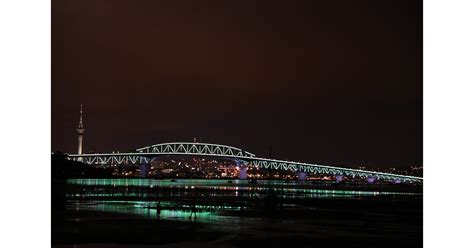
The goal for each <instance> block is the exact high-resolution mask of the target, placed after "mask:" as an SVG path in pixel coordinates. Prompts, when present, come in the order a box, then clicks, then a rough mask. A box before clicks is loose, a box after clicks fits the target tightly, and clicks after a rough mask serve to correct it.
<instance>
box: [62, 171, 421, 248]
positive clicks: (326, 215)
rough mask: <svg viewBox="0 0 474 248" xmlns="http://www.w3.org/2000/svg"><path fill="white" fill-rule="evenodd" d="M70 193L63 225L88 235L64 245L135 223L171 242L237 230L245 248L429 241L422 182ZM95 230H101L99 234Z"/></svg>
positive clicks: (125, 185) (118, 186) (95, 184)
mask: <svg viewBox="0 0 474 248" xmlns="http://www.w3.org/2000/svg"><path fill="white" fill-rule="evenodd" d="M65 195H66V202H65V213H66V214H65V215H63V216H62V217H61V219H62V220H61V221H60V223H61V224H59V225H63V226H62V230H67V228H65V226H64V225H66V226H70V227H71V228H73V230H77V226H80V227H82V228H79V230H80V231H79V232H80V233H82V234H81V236H80V238H78V237H77V236H74V235H73V234H70V235H65V236H62V237H61V238H59V241H58V243H59V244H62V243H71V242H79V243H80V242H85V243H88V242H96V241H97V240H98V241H99V242H100V240H101V238H100V237H98V236H95V235H96V233H97V232H100V231H104V230H106V231H107V230H109V229H110V228H112V227H113V228H114V229H115V228H117V226H121V227H122V228H123V229H124V230H128V231H129V232H132V233H133V232H134V231H136V230H135V229H133V230H129V229H130V223H131V222H133V223H135V222H139V223H140V225H141V227H142V228H144V230H142V231H143V232H145V233H149V232H151V233H155V231H156V230H161V231H160V234H156V235H157V236H156V237H155V238H157V239H158V240H157V241H156V242H157V243H167V242H172V241H169V240H168V241H166V240H167V239H169V238H170V236H169V235H165V234H164V233H165V232H166V231H170V230H173V229H174V228H177V229H178V230H183V228H184V229H186V230H187V231H186V232H188V231H189V232H190V233H189V236H181V235H177V236H176V237H173V240H174V239H176V242H178V241H179V242H186V241H190V240H194V239H195V237H196V236H193V235H198V236H199V237H204V236H206V235H207V234H209V233H212V235H211V236H212V237H214V236H213V235H215V237H227V236H228V235H236V236H235V237H234V236H232V238H231V240H233V242H236V243H239V244H240V243H242V245H243V244H246V242H247V241H246V240H253V242H254V243H259V242H267V241H268V240H267V241H264V240H266V239H267V238H268V235H270V236H274V237H278V239H282V238H283V239H284V237H287V236H294V237H299V239H300V240H308V239H309V240H313V239H315V240H317V241H318V242H322V243H323V244H324V243H331V242H332V241H334V240H336V239H338V238H337V237H339V238H340V241H339V242H351V239H352V238H351V237H352V235H353V234H354V235H356V234H357V235H358V237H359V238H360V237H362V238H361V240H364V239H365V238H364V237H366V236H367V237H366V238H367V239H369V238H368V237H369V236H373V237H375V238H376V239H387V238H389V239H397V240H401V241H399V242H401V244H404V245H412V244H419V243H420V242H422V199H423V194H422V188H421V186H416V185H395V184H368V183H334V182H324V181H323V182H311V181H283V180H259V181H258V182H252V181H248V180H208V179H176V180H170V179H167V180H156V179H139V178H129V179H127V178H119V179H69V180H68V181H67V185H66V189H65ZM124 222H125V224H124ZM121 223H122V224H121ZM91 225H92V226H91ZM189 225H191V226H189ZM197 226H198V228H197ZM86 227H87V228H86ZM145 227H147V228H145ZM190 227H192V228H191V229H189V228H190ZM94 228H99V229H98V230H96V231H97V232H95V231H91V230H94ZM187 228H188V229H187ZM196 228H197V229H196ZM163 229H164V230H163ZM288 230H291V231H288ZM136 235H138V236H137V237H135V238H134V237H132V236H127V237H128V238H126V240H125V241H124V240H123V239H124V237H121V238H118V237H120V236H118V237H117V238H116V242H118V243H121V242H132V243H140V240H139V238H138V237H139V236H140V235H141V234H136ZM171 236H173V235H171ZM193 237H194V238H193ZM354 237H355V236H354ZM53 239H54V230H53ZM109 239H110V237H109ZM210 239H212V238H210ZM273 239H276V238H273ZM173 242H174V241H173ZM206 242H207V241H206ZM275 242H277V241H275ZM282 242H283V243H285V242H287V241H284V240H283V241H282ZM298 242H299V241H298ZM301 242H303V241H301ZM254 243H252V244H254ZM303 243H304V242H303ZM237 246H239V245H237ZM352 247H359V246H357V245H356V246H352ZM360 247H367V246H362V245H361V246H360ZM369 247H370V245H369ZM389 247H390V246H389Z"/></svg>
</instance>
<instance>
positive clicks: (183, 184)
mask: <svg viewBox="0 0 474 248" xmlns="http://www.w3.org/2000/svg"><path fill="white" fill-rule="evenodd" d="M67 183H68V184H70V185H84V186H98V187H139V188H150V189H152V188H154V187H160V188H183V189H194V188H195V187H199V188H201V189H208V190H221V191H235V196H239V191H255V192H258V191H260V192H263V191H265V190H267V189H268V187H269V186H279V187H277V188H275V190H276V191H277V192H279V193H281V195H282V197H283V198H315V197H332V196H335V197H354V196H378V195H407V196H408V195H411V196H417V195H418V196H419V195H422V194H421V193H407V192H387V191H363V190H334V189H315V188H314V187H315V185H312V183H310V182H307V181H306V182H305V181H303V182H298V181H291V182H285V181H278V180H261V181H259V184H258V185H255V184H249V182H248V180H232V183H229V182H228V180H216V179H181V180H177V181H171V180H157V179H143V178H117V179H68V181H67ZM320 185H329V184H328V183H325V182H322V183H320ZM301 187H305V188H301ZM308 187H311V188H308ZM146 194H147V193H143V192H142V193H136V192H124V193H116V194H110V193H99V192H93V193H91V192H85V193H84V194H74V195H70V196H81V195H82V196H102V197H107V196H134V197H146Z"/></svg>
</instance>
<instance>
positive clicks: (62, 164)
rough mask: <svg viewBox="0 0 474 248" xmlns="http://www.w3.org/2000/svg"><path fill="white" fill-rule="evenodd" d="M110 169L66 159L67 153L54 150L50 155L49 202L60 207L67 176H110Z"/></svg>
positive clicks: (64, 199) (54, 206)
mask: <svg viewBox="0 0 474 248" xmlns="http://www.w3.org/2000/svg"><path fill="white" fill-rule="evenodd" d="M112 172H113V171H112V169H108V168H96V167H95V166H93V165H87V164H84V163H81V162H77V161H72V160H68V159H67V155H66V154H64V153H61V152H55V153H53V154H52V155H51V201H52V202H51V204H52V207H53V209H62V208H63V207H64V203H65V201H66V195H65V192H66V191H65V189H66V182H67V179H69V178H112V177H114V176H113V174H112Z"/></svg>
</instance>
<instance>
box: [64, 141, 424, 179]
mask: <svg viewBox="0 0 474 248" xmlns="http://www.w3.org/2000/svg"><path fill="white" fill-rule="evenodd" d="M166 155H192V156H207V157H223V158H231V159H239V160H241V161H242V162H243V163H244V164H245V166H247V167H251V166H253V167H256V168H258V169H272V170H284V171H293V172H295V173H296V172H304V173H313V174H329V175H334V176H346V177H352V178H355V177H359V178H373V179H377V180H391V181H400V182H408V183H422V182H423V178H421V177H414V176H407V175H399V174H391V173H384V172H376V171H367V170H358V169H351V168H344V167H335V166H326V165H319V164H308V163H301V162H292V161H284V160H275V159H268V158H260V157H257V156H256V155H255V154H252V153H250V152H247V151H245V150H243V149H240V148H236V147H231V146H226V145H218V144H206V143H186V142H174V143H163V144H156V145H152V146H147V147H143V148H139V149H136V150H135V151H133V152H127V153H96V154H69V158H70V159H72V160H76V161H82V162H84V163H86V164H91V165H112V164H116V165H121V164H127V165H141V164H149V163H150V162H151V161H152V160H153V159H154V158H156V157H159V156H166Z"/></svg>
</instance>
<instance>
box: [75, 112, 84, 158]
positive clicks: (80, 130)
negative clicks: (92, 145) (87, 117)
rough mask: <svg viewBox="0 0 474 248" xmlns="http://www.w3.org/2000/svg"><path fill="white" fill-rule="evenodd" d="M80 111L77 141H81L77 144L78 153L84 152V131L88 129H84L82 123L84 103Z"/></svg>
mask: <svg viewBox="0 0 474 248" xmlns="http://www.w3.org/2000/svg"><path fill="white" fill-rule="evenodd" d="M79 113H80V117H79V126H78V127H77V129H76V131H77V141H78V142H79V143H78V146H77V154H82V139H83V138H84V132H85V131H86V129H84V124H83V123H82V104H81V111H80V112H79Z"/></svg>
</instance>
